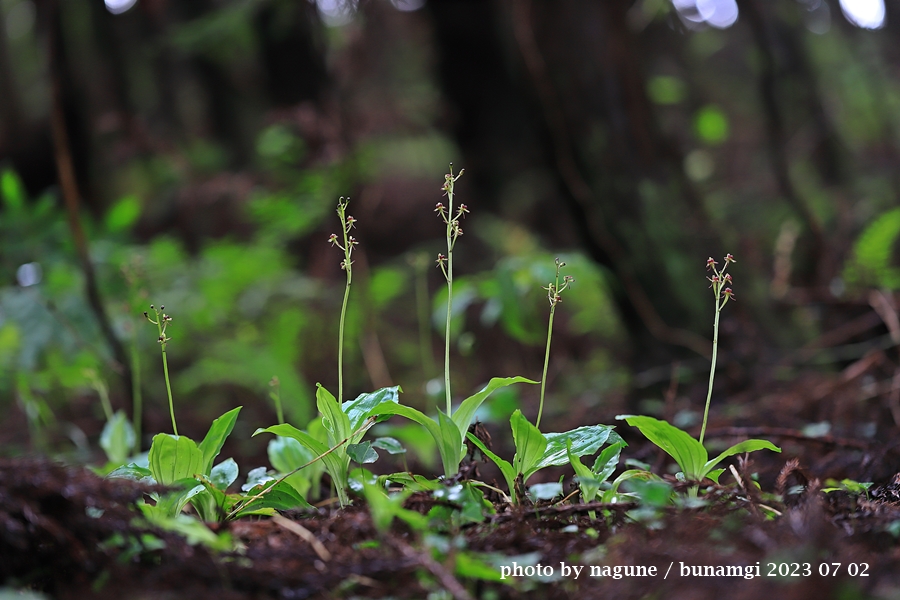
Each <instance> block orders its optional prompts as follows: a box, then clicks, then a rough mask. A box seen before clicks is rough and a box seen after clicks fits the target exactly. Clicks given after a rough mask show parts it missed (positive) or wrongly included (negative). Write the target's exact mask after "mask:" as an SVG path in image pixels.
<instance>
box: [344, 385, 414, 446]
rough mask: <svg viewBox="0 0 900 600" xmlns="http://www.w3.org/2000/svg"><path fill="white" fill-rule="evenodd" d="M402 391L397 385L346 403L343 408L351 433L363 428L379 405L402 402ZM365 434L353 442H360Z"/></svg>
mask: <svg viewBox="0 0 900 600" xmlns="http://www.w3.org/2000/svg"><path fill="white" fill-rule="evenodd" d="M402 391H403V390H401V389H400V386H398V385H395V386H394V387H387V388H381V389H380V390H376V391H374V392H371V393H368V394H360V395H359V396H357V397H356V399H355V400H350V401H349V402H344V405H343V406H342V407H341V408H342V409H343V411H344V413H346V415H347V418H348V419H349V421H350V431H351V432H353V431H356V430H357V429H359V428H360V427H362V426H363V423H365V421H366V419H368V418H369V417H370V416H371V415H372V409H373V408H375V407H376V406H378V405H379V404H383V403H385V402H393V403H395V404H396V403H398V402H400V392H402ZM363 433H365V432H360V433H359V434H357V436H358V437H357V439H355V440H352V441H354V442H357V441H359V439H360V438H362V436H363Z"/></svg>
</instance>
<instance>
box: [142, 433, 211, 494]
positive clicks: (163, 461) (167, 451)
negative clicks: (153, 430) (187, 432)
mask: <svg viewBox="0 0 900 600" xmlns="http://www.w3.org/2000/svg"><path fill="white" fill-rule="evenodd" d="M148 458H149V461H150V473H152V474H153V478H154V479H155V480H156V481H157V482H158V483H160V484H161V485H171V484H172V483H174V482H176V481H178V480H179V479H184V478H187V477H194V475H197V474H198V473H199V474H201V475H202V474H203V473H201V469H202V467H203V452H202V451H201V450H200V448H198V447H197V444H196V443H194V440H192V439H191V438H188V437H185V436H183V435H182V436H174V435H170V434H168V433H158V434H156V435H155V436H153V442H152V443H151V444H150V454H149V457H148Z"/></svg>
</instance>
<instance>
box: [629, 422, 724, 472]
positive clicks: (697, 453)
mask: <svg viewBox="0 0 900 600" xmlns="http://www.w3.org/2000/svg"><path fill="white" fill-rule="evenodd" d="M616 418H617V419H624V420H625V421H626V422H627V423H628V424H629V425H631V426H633V427H637V428H638V429H640V430H641V433H643V434H644V436H645V437H646V438H647V439H648V440H650V441H651V442H653V443H654V444H656V445H657V446H659V447H660V448H662V449H663V450H664V451H665V452H666V453H667V454H668V455H669V456H671V457H672V458H674V459H675V462H677V463H678V466H679V467H681V470H682V472H684V476H685V478H686V479H689V480H692V481H698V480H701V479H703V477H704V473H705V472H706V471H708V470H709V469H706V468H705V467H706V464H707V462H706V461H707V459H708V458H709V455H708V454H707V452H706V448H704V447H703V444H701V443H700V442H698V441H697V440H695V439H694V438H692V437H691V436H690V435H689V434H688V433H687V432H685V431H682V430H681V429H678V428H677V427H675V426H673V425H669V424H668V423H666V422H665V421H660V420H659V419H654V418H653V417H643V416H634V415H620V416H618V417H616ZM722 458H724V456H723V457H722Z"/></svg>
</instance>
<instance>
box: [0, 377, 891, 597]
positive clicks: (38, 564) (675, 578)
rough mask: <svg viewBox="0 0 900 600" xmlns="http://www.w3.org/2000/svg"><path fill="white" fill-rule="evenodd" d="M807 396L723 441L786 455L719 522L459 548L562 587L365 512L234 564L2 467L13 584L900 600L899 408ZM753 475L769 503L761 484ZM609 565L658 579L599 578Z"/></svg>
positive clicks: (311, 520)
mask: <svg viewBox="0 0 900 600" xmlns="http://www.w3.org/2000/svg"><path fill="white" fill-rule="evenodd" d="M845 373H846V372H845ZM794 381H795V383H792V384H786V385H785V386H783V388H782V389H780V390H778V391H775V392H771V391H770V392H769V393H767V394H761V395H760V396H758V397H757V398H755V399H753V405H752V406H753V414H755V415H762V418H763V419H765V420H764V421H755V422H754V421H752V420H749V419H743V418H742V417H741V416H740V411H731V414H735V415H737V416H734V417H729V418H725V417H723V416H722V415H723V414H725V411H722V410H719V411H718V413H717V418H716V420H715V422H714V426H713V428H712V429H711V432H710V434H711V435H710V439H718V440H720V441H723V442H728V443H730V441H731V440H736V439H740V438H746V437H766V438H768V439H771V440H772V441H773V442H775V443H776V444H778V445H779V446H781V447H782V448H783V452H782V453H781V454H775V453H772V452H757V453H755V454H753V455H751V459H752V461H753V462H752V463H751V462H746V463H745V462H743V461H741V460H734V461H731V462H730V464H732V465H733V466H734V471H733V472H732V471H729V472H726V474H724V475H723V476H722V483H723V485H722V486H721V487H715V486H711V487H710V488H709V489H708V491H707V492H706V494H705V498H706V500H707V502H706V505H705V506H702V507H697V508H690V507H680V508H676V507H671V506H669V507H664V508H660V509H647V508H641V507H636V506H633V505H619V506H615V505H613V506H602V505H589V506H584V505H577V504H559V505H554V506H543V507H535V506H527V507H518V508H513V507H509V506H506V505H502V504H497V506H496V509H497V512H496V514H493V515H489V516H488V517H487V518H486V519H485V520H484V522H482V523H475V524H470V525H467V526H463V527H462V528H461V529H459V531H458V536H459V538H461V539H462V540H464V544H459V546H460V547H464V548H465V549H466V550H467V551H468V552H470V553H476V555H477V556H482V557H491V556H499V555H502V556H505V557H507V560H509V561H513V560H517V561H519V564H533V563H531V562H528V561H527V559H526V558H524V557H522V555H527V554H531V553H535V554H533V555H532V560H535V559H536V560H537V561H539V563H540V564H541V565H545V566H551V567H553V571H554V577H551V578H550V580H549V581H539V580H538V579H536V578H529V577H515V578H509V579H507V580H506V581H505V582H492V581H486V580H483V579H479V578H476V577H472V576H470V575H471V573H470V574H469V575H465V574H461V572H460V571H457V569H456V568H455V567H454V564H455V563H454V561H455V554H454V551H452V550H451V551H449V552H443V551H442V552H438V551H436V550H434V548H436V547H439V545H438V546H436V545H435V543H434V542H433V541H428V540H424V539H422V537H421V536H420V535H418V534H414V533H413V532H411V531H410V530H409V529H407V528H406V526H405V525H402V524H399V523H395V526H394V528H393V530H392V531H391V532H390V533H389V534H387V535H380V534H379V533H378V532H376V530H375V528H374V527H373V524H372V521H371V519H370V517H369V514H368V511H367V509H366V507H365V506H364V503H363V502H362V501H357V502H356V504H355V505H354V506H351V507H349V508H346V509H343V510H342V509H337V508H334V507H327V508H323V509H320V511H319V512H318V513H317V514H313V515H310V514H300V513H288V514H286V515H284V516H280V517H276V518H262V517H258V518H248V519H242V520H240V521H237V522H232V523H228V524H224V525H218V526H216V527H218V528H219V529H218V531H227V532H228V533H230V535H231V536H232V537H233V539H234V541H235V542H236V548H237V550H236V551H234V552H223V553H216V552H213V551H210V550H207V549H206V548H205V547H204V546H202V545H193V546H192V545H190V544H188V543H187V542H186V541H185V539H184V538H183V537H181V536H179V535H176V534H172V533H167V532H163V531H158V530H154V529H153V528H152V527H150V526H148V525H147V524H146V523H144V522H143V521H142V519H140V518H139V512H138V511H136V509H135V508H134V502H135V501H136V500H138V499H139V498H141V497H142V496H144V494H145V493H146V492H147V491H148V490H147V489H146V488H143V487H141V486H139V485H137V484H135V483H133V482H128V481H123V480H105V479H102V478H99V477H96V476H94V475H93V474H91V473H90V472H89V471H87V470H85V469H83V468H81V467H73V466H63V465H61V464H57V463H54V462H52V461H50V460H46V459H4V460H2V461H0V581H3V582H5V584H4V585H6V586H9V587H13V588H16V589H30V590H35V591H39V592H43V593H45V594H47V595H49V596H51V597H55V598H61V599H66V598H116V599H119V598H217V599H218V600H229V599H232V598H349V597H362V598H385V597H393V598H426V597H431V598H445V597H446V598H457V599H460V598H531V597H540V598H569V597H572V598H576V597H577V598H600V597H604V598H619V599H627V598H643V597H664V598H725V597H728V598H748V599H750V598H753V599H758V598H766V597H772V598H798V599H799V598H804V599H805V598H817V599H825V598H869V597H876V598H895V597H897V596H898V594H900V569H898V568H897V567H898V566H900V543H898V534H900V475H898V471H900V469H898V465H900V458H898V457H900V449H898V445H897V442H896V440H897V437H896V425H895V423H894V422H893V420H892V417H891V414H890V410H889V406H890V402H891V398H890V396H888V395H885V396H884V397H883V398H881V399H878V398H877V397H876V398H875V400H870V401H865V400H864V401H860V400H859V394H860V390H861V389H863V386H864V383H865V382H860V383H858V385H854V383H853V381H854V380H853V379H848V378H847V377H846V375H845V374H841V375H834V376H825V375H816V376H811V377H810V378H809V379H802V378H799V379H797V378H795V380H794ZM859 381H861V380H859ZM737 398H738V399H739V400H740V397H737ZM743 400H744V401H747V402H750V399H749V398H744V399H743ZM816 420H829V421H830V422H832V423H833V424H835V425H834V427H833V432H832V434H831V435H829V436H824V437H818V438H812V437H808V436H806V435H804V434H803V432H802V431H801V430H800V429H799V427H801V426H802V424H803V423H808V422H811V421H812V422H814V421H816ZM866 423H874V424H875V425H874V430H872V428H871V427H870V428H869V429H870V431H869V433H870V434H871V435H869V436H868V437H866V436H863V435H859V434H858V432H859V431H861V430H862V429H861V428H862V426H863V425H864V424H866ZM773 424H777V425H778V426H777V427H774V426H772V425H773ZM627 429H628V428H627V427H624V426H620V427H619V430H620V431H622V432H623V434H626V435H628V441H629V442H630V444H631V445H630V446H629V448H628V456H630V457H637V458H640V459H641V460H645V461H647V462H650V463H655V464H656V465H657V467H655V468H658V467H659V466H663V467H664V466H665V465H666V464H668V463H667V462H666V461H663V460H660V459H659V452H658V450H656V449H655V447H653V446H650V445H649V444H647V443H646V442H645V441H641V440H640V439H639V438H637V437H633V436H631V435H629V434H630V432H628V431H627ZM496 437H498V436H496V435H495V438H496ZM659 472H665V469H664V468H662V469H660V470H659ZM751 473H758V479H759V482H760V484H761V485H760V489H757V488H756V487H755V486H753V485H752V484H749V483H748V482H749V481H750V475H751ZM667 477H668V476H667ZM845 477H846V478H850V479H854V480H857V481H873V482H874V485H873V486H872V487H871V488H870V489H869V491H868V494H867V495H855V494H850V493H846V492H831V493H828V494H826V493H824V492H822V491H821V490H822V488H823V487H824V485H825V484H824V482H825V480H826V478H836V479H841V478H845ZM738 479H739V480H740V485H738V484H737V483H736V482H737V480H738ZM671 481H672V482H673V485H675V486H676V487H677V486H679V485H681V484H679V483H678V482H675V480H674V479H671ZM748 490H749V491H748ZM776 494H780V495H776ZM433 502H434V501H433V500H431V499H430V498H427V497H422V496H421V495H416V496H413V497H411V498H410V499H409V500H408V501H407V507H408V508H411V509H413V510H419V511H422V512H424V511H426V510H427V509H428V508H429V507H430V506H431V505H432V504H433ZM767 507H768V508H767ZM589 509H594V510H595V511H596V513H595V514H596V517H597V518H591V515H590V514H589ZM769 509H774V510H775V511H778V513H780V516H777V517H775V518H772V517H771V514H772V513H771V511H770V510H769ZM767 515H769V516H767ZM297 525H300V528H298V527H297ZM444 533H447V532H444ZM451 537H452V536H451ZM481 553H483V554H481ZM517 557H519V558H517ZM561 563H565V564H566V565H568V566H572V565H578V566H582V565H585V566H586V567H585V570H584V571H582V572H581V574H580V576H579V577H578V578H575V577H574V576H573V575H572V574H569V575H568V576H560V568H561ZM592 565H593V566H594V567H600V568H602V567H604V566H609V567H613V568H615V567H620V568H624V567H643V568H646V569H649V568H650V567H656V572H655V576H649V575H647V576H623V577H620V578H616V577H615V576H614V575H615V572H614V571H611V572H610V574H609V576H593V577H592V576H591V573H590V569H591V566H592ZM757 565H758V571H757V569H756V567H757ZM717 566H719V567H729V566H730V567H732V571H731V574H730V576H729V575H728V572H727V571H723V570H721V569H720V570H719V573H718V574H716V571H715V569H713V570H712V573H713V575H712V576H698V575H696V574H695V573H694V572H693V571H692V570H691V567H717ZM734 567H740V568H741V572H740V574H741V575H746V576H739V575H737V574H736V572H735V570H734ZM835 571H837V575H834V574H833V573H834V572H835ZM620 572H621V571H620ZM779 572H780V574H781V575H782V576H779ZM601 573H602V571H601ZM826 573H827V575H826ZM757 574H758V576H755V577H753V575H757ZM785 574H787V576H784V575H785Z"/></svg>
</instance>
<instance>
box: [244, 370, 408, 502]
mask: <svg viewBox="0 0 900 600" xmlns="http://www.w3.org/2000/svg"><path fill="white" fill-rule="evenodd" d="M399 395H400V387H399V386H394V387H389V388H383V389H380V390H377V391H375V392H372V393H369V394H360V395H359V396H358V397H357V398H356V399H355V400H351V401H348V402H344V403H343V404H340V403H338V401H337V399H335V397H334V396H333V395H332V394H331V392H329V391H328V390H326V389H325V388H324V387H322V386H321V385H320V384H317V390H316V404H317V406H318V408H319V412H320V413H321V415H322V424H323V425H324V427H325V431H326V432H327V437H328V442H327V443H324V442H322V441H320V440H318V439H316V438H314V437H313V436H311V435H310V434H309V433H307V432H305V431H302V430H300V429H297V428H296V427H294V426H293V425H290V424H288V423H282V424H280V425H273V426H272V427H266V428H265V429H257V430H256V432H254V434H253V435H258V434H260V433H274V434H275V435H278V436H281V437H287V438H292V439H295V440H297V442H299V443H300V445H302V446H304V447H306V448H308V449H309V450H310V451H312V452H313V454H315V455H316V456H318V455H325V458H323V462H324V465H325V470H326V471H327V472H328V474H329V475H330V476H331V480H332V482H334V486H335V489H336V491H337V495H338V500H339V501H340V503H341V506H346V505H347V504H349V502H350V496H349V482H348V476H349V473H350V460H351V459H352V458H353V456H354V453H358V452H359V450H361V448H360V447H359V446H358V444H359V443H360V441H361V440H362V438H363V436H364V435H365V434H366V431H368V430H369V429H370V428H371V427H372V425H374V424H375V423H376V422H377V421H378V417H379V416H381V415H385V414H393V413H391V412H390V410H391V409H390V407H394V406H400V405H399V404H398V402H399ZM363 453H364V454H363V456H364V455H365V451H364V450H363ZM356 456H357V457H358V458H360V456H359V455H358V454H356ZM358 462H359V461H358Z"/></svg>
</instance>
